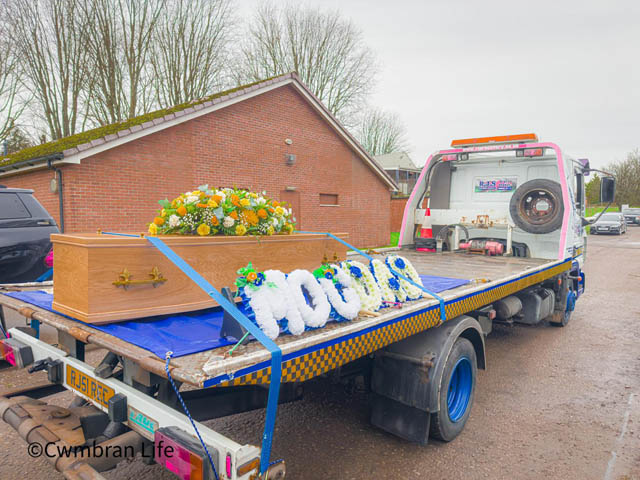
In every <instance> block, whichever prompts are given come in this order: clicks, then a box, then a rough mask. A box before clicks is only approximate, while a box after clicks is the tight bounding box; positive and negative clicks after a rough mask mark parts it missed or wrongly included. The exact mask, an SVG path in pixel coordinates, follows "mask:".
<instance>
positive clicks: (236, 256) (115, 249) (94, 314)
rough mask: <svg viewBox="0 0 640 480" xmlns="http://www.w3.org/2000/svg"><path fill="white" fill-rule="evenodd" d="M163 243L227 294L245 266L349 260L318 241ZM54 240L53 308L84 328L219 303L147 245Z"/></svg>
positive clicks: (69, 237) (335, 245) (108, 239)
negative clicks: (79, 322) (84, 325)
mask: <svg viewBox="0 0 640 480" xmlns="http://www.w3.org/2000/svg"><path fill="white" fill-rule="evenodd" d="M336 235H337V236H339V237H341V238H343V239H346V238H347V236H348V235H347V234H336ZM160 238H162V240H164V242H165V243H166V244H167V245H168V246H169V247H170V248H171V249H173V250H174V251H175V252H176V253H177V254H178V255H180V256H181V257H182V258H183V259H184V260H185V261H186V262H187V263H189V265H191V266H192V267H193V268H194V269H195V270H196V271H197V272H198V273H200V274H201V275H202V276H203V277H205V278H206V279H207V280H208V281H209V282H211V284H213V286H215V287H216V288H217V289H218V290H220V289H221V288H223V287H231V286H232V285H233V284H234V282H235V280H236V277H237V274H236V271H237V270H238V269H239V268H241V267H244V266H246V265H247V263H249V262H252V264H253V266H254V267H255V268H256V270H258V271H264V270H268V269H277V270H281V271H283V272H285V273H289V272H291V271H292V270H295V269H297V268H302V269H306V270H314V269H316V268H318V266H320V264H321V263H322V262H323V261H327V260H329V261H334V260H338V261H342V260H345V259H346V254H347V248H346V246H344V245H343V244H342V243H340V242H338V241H336V240H334V239H332V238H330V237H327V236H326V235H316V234H297V233H295V234H293V235H274V236H271V237H260V238H259V239H258V238H256V237H223V236H220V237H192V236H178V235H167V236H161V237H160ZM51 241H52V242H53V259H54V260H53V262H54V265H53V285H54V290H53V308H54V310H56V311H58V312H61V313H63V314H65V315H69V316H71V317H73V318H76V319H78V320H82V321H83V322H87V323H95V324H99V323H110V322H117V321H123V320H129V319H132V318H140V317H148V316H152V315H162V314H167V313H177V312H186V311H192V310H199V309H202V308H208V307H212V306H215V305H216V304H217V303H216V302H215V301H214V300H211V298H210V297H209V296H208V295H207V294H205V293H204V292H203V291H202V290H201V289H200V288H199V287H198V286H196V284H195V283H193V282H192V281H191V280H190V279H189V278H188V277H187V276H186V275H185V274H184V273H182V271H181V270H180V269H178V267H176V266H175V265H174V264H173V263H171V262H170V261H169V260H168V259H167V258H166V257H165V256H164V255H163V254H162V253H160V252H159V251H158V250H157V249H156V248H155V247H154V246H152V245H151V244H150V243H149V242H148V241H147V240H146V239H144V238H140V237H124V236H112V235H101V234H54V235H51Z"/></svg>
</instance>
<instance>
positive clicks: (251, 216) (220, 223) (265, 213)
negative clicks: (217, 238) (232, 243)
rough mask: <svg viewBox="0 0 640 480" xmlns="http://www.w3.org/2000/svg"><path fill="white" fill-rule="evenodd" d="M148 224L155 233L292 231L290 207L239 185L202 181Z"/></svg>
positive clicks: (166, 205) (165, 203)
mask: <svg viewBox="0 0 640 480" xmlns="http://www.w3.org/2000/svg"><path fill="white" fill-rule="evenodd" d="M158 203H159V204H160V205H161V207H162V209H161V210H160V211H159V212H158V216H157V217H155V218H154V219H153V222H151V223H150V224H149V233H150V234H152V235H157V234H161V235H169V234H181V235H201V236H206V235H237V236H242V235H246V234H249V235H274V234H277V233H293V231H294V222H295V218H294V217H293V212H292V211H291V208H287V207H286V206H285V205H283V204H281V203H280V202H278V201H277V200H273V199H270V198H268V197H267V196H266V192H262V193H261V194H258V193H255V192H250V191H248V190H243V189H239V188H218V189H212V188H209V186H208V185H202V186H200V187H198V189H197V190H193V191H191V192H186V193H183V194H182V195H179V196H178V197H176V198H174V199H173V200H172V201H169V200H161V201H160V202H158Z"/></svg>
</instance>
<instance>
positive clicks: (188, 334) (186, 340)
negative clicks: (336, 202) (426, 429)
mask: <svg viewBox="0 0 640 480" xmlns="http://www.w3.org/2000/svg"><path fill="white" fill-rule="evenodd" d="M420 278H421V279H422V283H423V284H424V286H425V287H426V288H428V289H429V290H431V291H433V292H436V293H438V292H442V291H445V290H449V289H451V288H456V287H459V286H461V285H465V284H467V283H469V280H462V279H459V278H448V277H437V276H433V275H420ZM5 295H7V296H9V297H13V298H16V299H18V300H22V301H23V302H27V303H31V304H33V305H36V306H38V307H40V308H43V309H44V310H48V311H50V312H54V313H58V314H59V315H62V314H61V313H59V312H55V310H53V308H52V307H51V302H52V301H53V295H51V294H50V293H46V292H40V291H31V292H10V293H5ZM65 316H66V315H65ZM222 316H223V311H222V310H221V309H220V308H211V309H208V310H199V311H197V312H188V313H181V314H172V315H161V316H157V317H148V318H139V319H136V320H129V321H126V322H119V323H111V324H108V325H91V326H92V327H93V328H95V329H97V330H101V331H103V332H105V333H108V334H110V335H113V336H114V337H117V338H119V339H121V340H124V341H125V342H129V343H132V344H134V345H137V346H138V347H141V348H144V349H146V350H149V351H151V352H153V353H154V354H156V355H157V356H159V357H160V358H164V356H165V354H166V352H167V351H168V350H171V351H172V352H173V357H174V358H175V357H181V356H183V355H189V354H191V353H197V352H202V351H205V350H210V349H213V348H218V347H224V346H225V345H231V344H234V343H235V342H236V339H234V338H221V337H220V328H221V327H222ZM76 321H78V322H79V320H76ZM80 323H82V322H80Z"/></svg>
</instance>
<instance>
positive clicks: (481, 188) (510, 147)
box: [399, 134, 589, 268]
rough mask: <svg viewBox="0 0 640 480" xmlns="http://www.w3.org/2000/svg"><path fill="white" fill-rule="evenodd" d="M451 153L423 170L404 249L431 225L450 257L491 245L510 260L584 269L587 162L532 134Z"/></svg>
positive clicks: (460, 143) (440, 154)
mask: <svg viewBox="0 0 640 480" xmlns="http://www.w3.org/2000/svg"><path fill="white" fill-rule="evenodd" d="M451 147H452V148H451V149H446V150H440V151H437V152H436V153H434V154H433V155H431V156H430V157H429V158H428V160H427V162H426V164H425V166H424V168H423V169H422V172H421V174H420V176H419V178H418V181H417V183H416V186H415V188H414V190H413V192H412V193H411V196H410V197H409V199H408V201H407V204H406V207H405V212H404V218H403V222H402V228H401V231H400V238H399V245H400V246H402V247H408V246H413V245H415V244H416V238H420V232H421V230H422V227H423V226H424V225H428V224H430V225H432V227H433V235H434V236H435V237H436V239H439V240H440V241H441V242H440V243H441V244H442V245H444V248H449V249H451V250H456V249H458V248H460V246H461V245H462V247H463V248H465V246H467V245H468V244H469V243H470V242H471V241H473V240H476V241H487V240H488V241H493V242H496V243H500V244H502V245H503V247H504V248H502V249H501V250H502V251H503V252H504V254H505V255H513V256H521V257H529V258H545V259H558V260H559V259H565V258H570V257H571V258H573V259H574V260H575V262H576V263H577V266H578V267H579V268H581V267H582V265H583V262H584V258H585V248H584V247H585V245H586V238H587V237H586V230H585V225H586V223H587V222H586V221H585V220H583V219H584V215H585V177H586V176H587V175H588V174H589V162H588V160H586V159H582V160H576V159H574V158H572V157H570V156H568V155H566V154H565V153H564V152H563V151H562V150H561V149H560V147H559V146H558V145H556V144H555V143H550V142H539V141H538V137H537V135H535V134H521V135H505V136H496V137H485V138H470V139H463V140H454V141H453V142H452V143H451ZM463 235H464V237H465V238H464V239H463V238H462V236H463ZM476 243H477V242H476ZM467 248H468V247H467Z"/></svg>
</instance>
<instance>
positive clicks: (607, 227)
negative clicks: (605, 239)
mask: <svg viewBox="0 0 640 480" xmlns="http://www.w3.org/2000/svg"><path fill="white" fill-rule="evenodd" d="M589 231H590V232H591V234H592V235H595V234H598V235H599V234H601V233H614V234H616V235H622V234H623V233H627V222H626V221H625V219H624V215H622V214H621V213H618V212H609V213H605V214H603V215H602V216H601V217H600V218H599V219H598V221H597V222H596V223H594V224H593V225H591V229H590V230H589Z"/></svg>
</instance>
